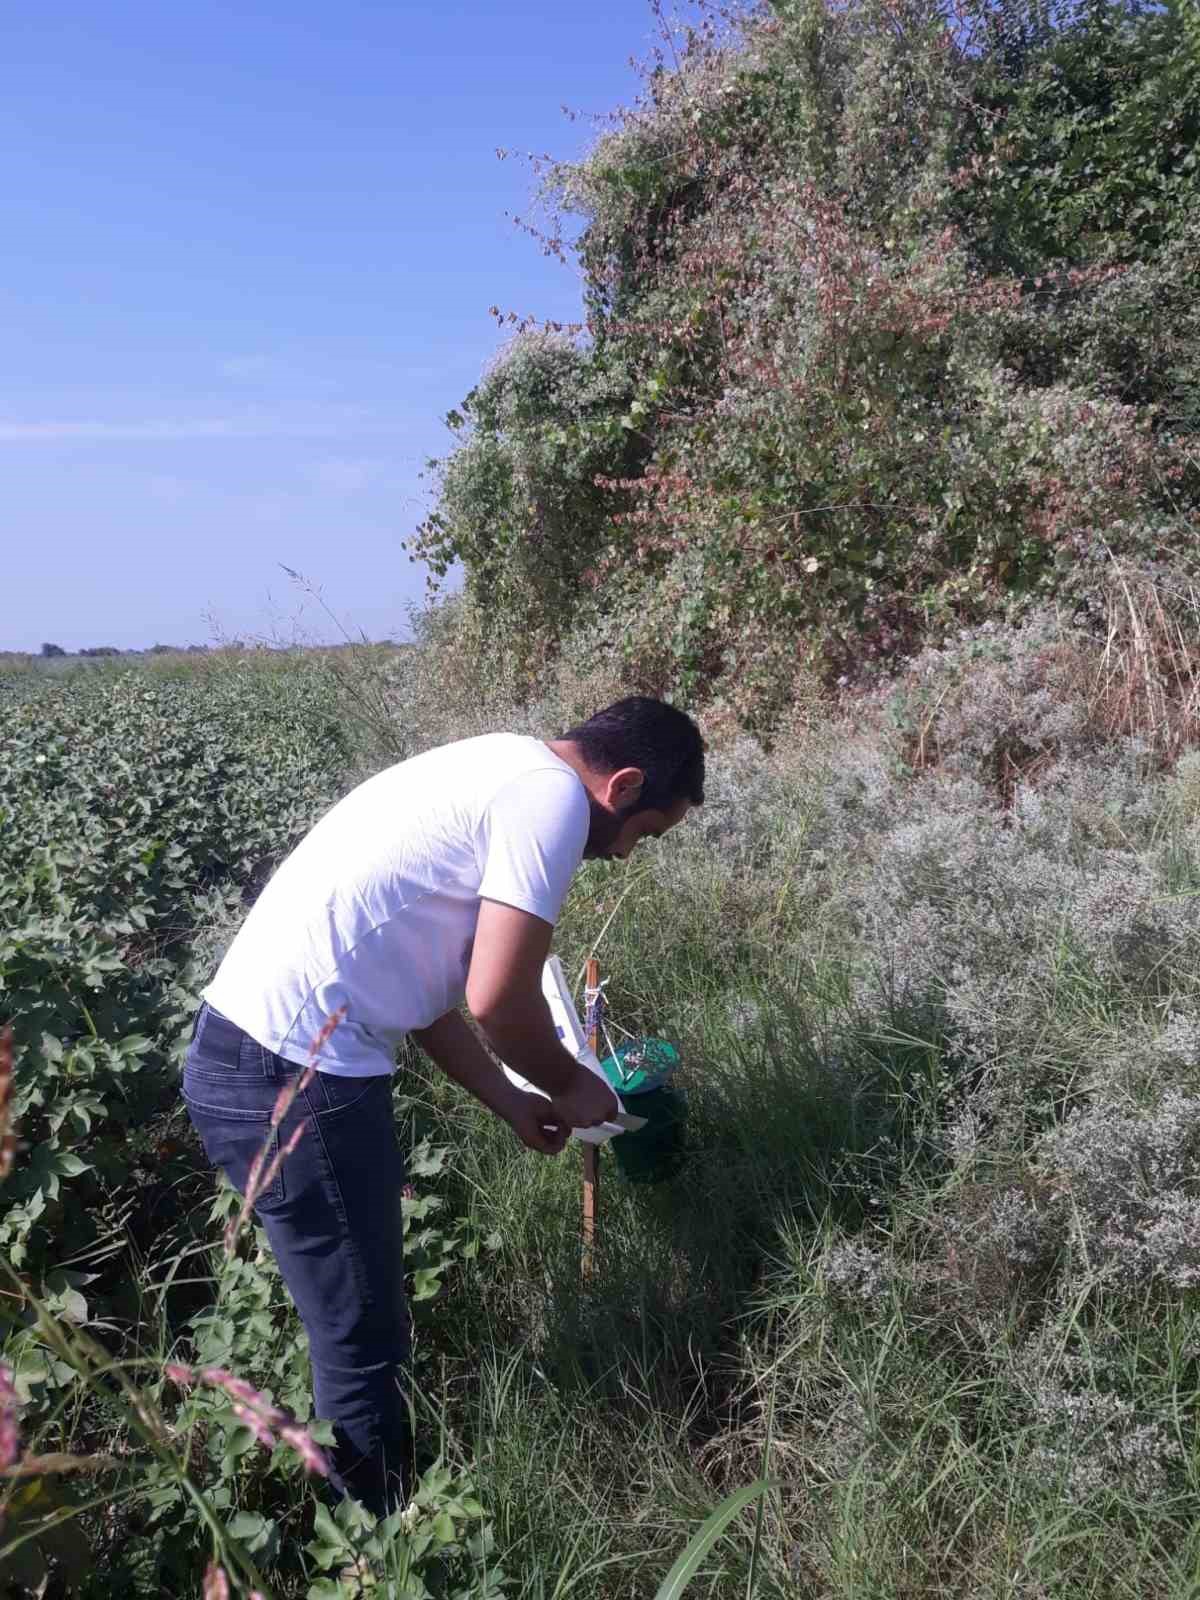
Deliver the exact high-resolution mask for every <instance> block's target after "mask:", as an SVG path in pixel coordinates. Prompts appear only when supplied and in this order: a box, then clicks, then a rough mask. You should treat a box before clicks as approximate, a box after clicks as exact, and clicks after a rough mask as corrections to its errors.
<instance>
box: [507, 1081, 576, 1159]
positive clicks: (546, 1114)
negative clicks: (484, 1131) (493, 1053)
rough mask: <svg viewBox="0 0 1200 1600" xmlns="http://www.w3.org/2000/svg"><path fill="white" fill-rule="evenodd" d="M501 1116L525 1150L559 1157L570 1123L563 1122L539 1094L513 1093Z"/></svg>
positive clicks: (515, 1091) (566, 1138) (518, 1090)
mask: <svg viewBox="0 0 1200 1600" xmlns="http://www.w3.org/2000/svg"><path fill="white" fill-rule="evenodd" d="M501 1115H502V1116H503V1118H504V1120H505V1122H507V1123H508V1125H509V1127H510V1128H511V1129H512V1131H513V1132H514V1133H515V1134H516V1136H517V1138H518V1139H520V1141H521V1143H522V1144H523V1145H525V1146H526V1148H527V1149H529V1150H536V1151H537V1152H538V1153H539V1154H540V1155H543V1156H557V1155H561V1153H562V1150H563V1146H564V1145H565V1144H566V1142H567V1140H568V1139H569V1138H570V1137H571V1125H570V1123H567V1122H563V1121H562V1120H561V1119H560V1118H559V1117H558V1116H557V1115H556V1114H555V1111H554V1108H553V1106H552V1105H551V1104H550V1102H549V1100H546V1099H543V1097H542V1096H541V1095H540V1094H526V1093H525V1092H524V1091H523V1090H520V1089H515V1090H514V1091H513V1097H512V1102H511V1104H509V1105H506V1106H505V1107H504V1109H503V1111H502V1112H501Z"/></svg>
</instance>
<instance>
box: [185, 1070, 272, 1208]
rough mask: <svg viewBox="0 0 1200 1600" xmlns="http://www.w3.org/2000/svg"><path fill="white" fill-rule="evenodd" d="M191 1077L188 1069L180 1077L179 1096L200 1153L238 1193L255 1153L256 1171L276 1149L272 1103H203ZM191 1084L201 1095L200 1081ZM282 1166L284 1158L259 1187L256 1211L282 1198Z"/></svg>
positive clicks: (204, 1087) (263, 1168)
mask: <svg viewBox="0 0 1200 1600" xmlns="http://www.w3.org/2000/svg"><path fill="white" fill-rule="evenodd" d="M193 1078H194V1075H193V1074H192V1073H191V1072H190V1071H189V1072H188V1074H187V1076H186V1077H185V1078H184V1085H183V1099H184V1104H185V1105H186V1106H187V1109H188V1116H189V1117H190V1118H191V1122H192V1126H193V1127H194V1128H195V1130H196V1132H197V1133H198V1134H199V1135H200V1142H201V1144H202V1145H203V1146H204V1153H205V1155H206V1156H207V1157H208V1159H209V1160H210V1161H211V1162H212V1164H213V1166H214V1167H220V1169H221V1171H222V1172H224V1174H225V1176H226V1177H227V1178H228V1179H229V1181H230V1183H232V1184H233V1186H234V1188H235V1189H236V1190H237V1191H238V1193H239V1194H245V1192H246V1184H247V1182H248V1180H249V1177H250V1169H251V1167H252V1166H253V1165H254V1162H255V1160H256V1159H257V1158H258V1156H259V1155H260V1154H261V1155H262V1158H263V1159H262V1166H261V1168H260V1169H259V1170H260V1172H265V1171H266V1170H267V1168H268V1167H270V1165H271V1164H272V1163H273V1162H274V1160H275V1157H276V1155H277V1154H278V1152H279V1134H278V1130H276V1129H274V1128H272V1127H271V1110H272V1106H271V1105H267V1106H266V1107H265V1108H262V1109H259V1108H257V1107H256V1108H254V1109H250V1108H248V1107H240V1106H231V1105H212V1104H209V1103H206V1102H205V1101H203V1100H200V1099H197V1098H196V1094H195V1092H194V1088H193ZM195 1087H197V1088H199V1091H200V1093H201V1094H204V1093H205V1092H206V1090H207V1085H206V1084H205V1083H204V1082H201V1083H200V1084H199V1085H196V1086H195ZM270 1087H275V1086H273V1085H272V1086H270ZM264 1145H265V1146H266V1150H265V1153H264V1150H263V1147H264ZM286 1166H287V1162H286V1161H284V1162H281V1163H280V1166H279V1168H278V1170H277V1171H276V1173H275V1176H274V1178H273V1179H272V1180H271V1182H270V1184H269V1185H268V1186H267V1187H266V1188H265V1189H260V1190H259V1192H258V1196H257V1199H256V1201H255V1204H256V1206H257V1207H258V1209H259V1210H262V1209H264V1208H266V1207H269V1206H271V1205H277V1204H278V1203H279V1202H280V1201H281V1200H282V1199H283V1198H284V1168H285V1167H286Z"/></svg>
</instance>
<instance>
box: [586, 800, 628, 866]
mask: <svg viewBox="0 0 1200 1600" xmlns="http://www.w3.org/2000/svg"><path fill="white" fill-rule="evenodd" d="M588 807H589V809H590V810H591V813H592V821H591V825H590V827H589V828H588V836H587V844H586V845H584V847H583V859H584V860H585V861H611V860H612V859H613V858H612V847H613V845H614V844H616V842H617V838H618V836H619V834H620V832H621V829H622V828H623V827H624V826H625V824H626V822H627V821H628V820H629V818H630V817H631V816H632V815H633V809H634V808H633V806H629V807H627V808H626V809H625V810H624V811H608V810H606V809H605V807H604V806H602V805H601V804H600V803H599V801H598V800H596V799H595V798H594V797H593V796H592V795H588Z"/></svg>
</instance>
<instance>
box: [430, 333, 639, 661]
mask: <svg viewBox="0 0 1200 1600" xmlns="http://www.w3.org/2000/svg"><path fill="white" fill-rule="evenodd" d="M626 388H627V380H626V379H625V378H624V376H623V375H622V373H621V372H620V370H619V369H616V370H615V371H614V372H612V373H609V372H607V371H606V370H605V366H604V363H603V362H602V361H600V360H599V359H597V358H596V357H595V356H594V355H590V354H585V353H584V352H582V351H580V350H579V349H577V348H576V347H575V345H574V344H573V343H572V342H571V340H570V339H569V338H568V337H567V336H565V335H561V334H559V335H555V334H531V333H526V334H523V335H521V336H519V337H517V338H516V339H515V340H514V341H513V343H512V344H511V345H510V347H509V348H508V349H507V350H506V351H505V352H503V353H502V355H501V356H500V357H499V358H498V359H497V360H496V361H495V362H494V363H493V365H492V367H491V369H490V370H489V372H488V373H487V375H486V376H485V377H484V378H483V380H482V381H481V382H480V384H479V385H478V387H477V388H475V389H474V390H472V392H471V393H470V394H469V395H468V396H467V398H466V400H464V401H463V404H462V409H461V411H458V412H452V413H451V414H450V417H449V418H448V422H449V424H450V426H451V427H452V428H453V429H454V431H455V432H456V433H459V434H460V435H461V436H462V437H463V441H464V442H463V443H462V445H461V447H460V448H459V449H458V450H457V451H456V453H455V454H454V455H453V456H452V457H451V458H450V459H449V460H448V461H447V462H445V463H443V464H442V465H441V473H442V496H441V501H440V504H439V508H438V510H437V512H436V513H435V514H434V516H433V517H431V518H430V519H429V521H428V522H426V523H425V524H424V526H423V527H422V529H421V530H420V532H419V533H418V535H417V537H416V538H415V540H414V541H413V542H412V545H411V550H412V553H413V555H414V557H419V558H420V559H422V560H423V561H425V563H426V564H427V565H428V567H429V568H430V570H431V572H432V573H433V575H434V577H435V578H441V577H444V576H445V574H446V573H447V572H448V570H449V568H450V566H451V564H452V563H453V562H454V561H459V562H461V563H462V564H463V566H464V568H465V569H466V573H467V585H468V591H469V594H470V597H471V600H472V602H473V604H474V606H475V608H476V610H477V612H478V613H479V615H480V617H481V618H482V619H483V620H484V623H485V630H486V636H487V638H488V639H496V638H500V639H503V638H510V639H513V640H515V641H517V642H516V643H515V644H514V646H513V650H514V654H515V655H517V656H518V657H520V656H521V654H522V651H523V650H528V651H529V652H532V656H533V658H536V655H537V653H538V652H539V650H541V651H544V650H545V648H546V647H547V646H548V645H550V644H552V643H553V641H554V640H555V639H556V638H557V637H558V634H559V632H560V631H561V630H563V629H565V628H566V627H567V626H569V624H570V621H571V617H572V614H573V610H574V607H575V605H576V604H577V602H578V599H579V596H580V593H581V591H582V590H583V588H584V587H585V585H586V582H587V575H588V569H589V568H590V567H591V566H592V565H593V563H594V561H595V559H596V557H597V555H598V553H599V543H598V530H599V529H600V528H602V527H603V519H604V498H603V495H602V493H601V491H600V490H599V489H598V488H597V486H596V478H597V476H598V475H602V474H603V475H608V476H613V475H616V476H621V475H625V474H630V473H633V472H634V471H635V470H636V467H637V465H638V462H639V458H640V455H641V454H643V453H644V450H643V449H642V448H641V447H640V446H639V442H638V438H637V434H636V429H635V428H633V427H632V426H631V425H630V424H629V423H628V421H627V419H623V418H622V416H621V414H620V413H621V400H622V395H623V393H624V391H625V389H626ZM431 465H432V466H433V467H435V468H437V467H438V465H439V464H438V463H431Z"/></svg>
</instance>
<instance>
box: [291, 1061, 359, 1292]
mask: <svg viewBox="0 0 1200 1600" xmlns="http://www.w3.org/2000/svg"><path fill="white" fill-rule="evenodd" d="M311 1096H312V1085H311V1084H310V1085H309V1086H308V1088H307V1089H305V1091H304V1103H305V1105H306V1106H307V1107H308V1111H309V1114H310V1115H311V1117H312V1119H313V1129H314V1132H315V1133H316V1136H317V1140H318V1142H319V1143H320V1146H321V1160H322V1161H323V1162H324V1165H325V1171H326V1173H327V1174H328V1176H329V1180H330V1182H331V1184H332V1185H333V1194H334V1201H335V1204H336V1206H337V1214H338V1221H339V1223H340V1224H341V1228H342V1234H343V1237H344V1238H345V1241H346V1247H347V1249H348V1252H349V1255H350V1259H351V1261H352V1262H353V1263H354V1280H355V1282H356V1283H357V1284H358V1292H359V1294H360V1295H361V1296H362V1299H363V1307H364V1310H371V1311H374V1309H375V1300H374V1296H373V1295H372V1294H370V1292H369V1291H368V1287H367V1277H368V1274H367V1271H366V1263H365V1262H364V1261H363V1258H362V1252H361V1250H360V1249H359V1248H358V1243H357V1241H356V1240H355V1238H354V1230H353V1229H352V1228H351V1226H350V1221H349V1218H348V1216H347V1214H346V1197H345V1196H344V1195H343V1193H342V1186H341V1184H340V1183H339V1181H338V1175H337V1164H336V1163H335V1162H334V1159H333V1157H332V1156H331V1155H330V1153H329V1146H328V1145H327V1144H326V1142H325V1135H324V1132H323V1131H322V1128H321V1118H320V1116H319V1115H318V1114H317V1112H316V1110H315V1108H314V1107H313V1103H312V1098H311Z"/></svg>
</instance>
